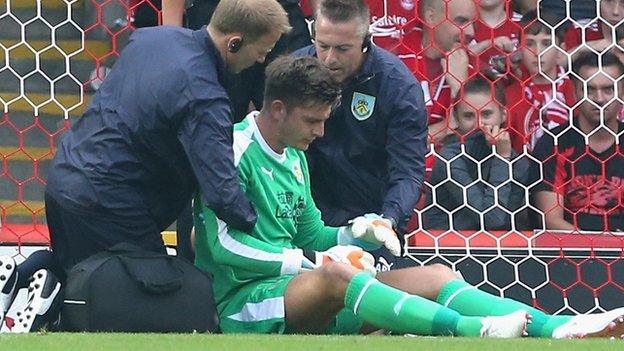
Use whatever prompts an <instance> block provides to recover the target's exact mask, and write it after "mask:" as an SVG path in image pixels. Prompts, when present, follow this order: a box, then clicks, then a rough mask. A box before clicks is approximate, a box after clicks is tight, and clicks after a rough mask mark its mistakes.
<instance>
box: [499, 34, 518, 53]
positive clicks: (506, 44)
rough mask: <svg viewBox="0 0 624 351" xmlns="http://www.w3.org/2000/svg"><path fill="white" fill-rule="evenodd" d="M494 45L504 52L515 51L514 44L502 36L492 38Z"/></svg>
mask: <svg viewBox="0 0 624 351" xmlns="http://www.w3.org/2000/svg"><path fill="white" fill-rule="evenodd" d="M494 45H495V46H496V47H498V48H500V49H502V50H503V51H505V52H512V51H514V50H515V49H516V44H514V42H513V41H512V40H511V39H509V37H507V36H504V35H503V36H500V37H496V38H494Z"/></svg>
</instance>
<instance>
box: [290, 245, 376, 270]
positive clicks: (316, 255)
mask: <svg viewBox="0 0 624 351" xmlns="http://www.w3.org/2000/svg"><path fill="white" fill-rule="evenodd" d="M304 256H305V257H306V259H304V262H303V264H302V268H303V270H307V269H316V268H319V267H321V266H322V265H324V264H327V263H329V262H340V263H344V264H347V265H349V266H351V267H353V268H356V269H359V270H362V271H364V272H367V273H369V274H370V275H373V276H374V275H376V274H377V270H376V269H375V259H374V258H373V255H371V254H370V253H368V252H366V251H364V250H362V248H360V247H357V246H353V245H336V246H334V247H332V248H330V249H329V250H327V251H312V252H310V251H308V252H305V253H304Z"/></svg>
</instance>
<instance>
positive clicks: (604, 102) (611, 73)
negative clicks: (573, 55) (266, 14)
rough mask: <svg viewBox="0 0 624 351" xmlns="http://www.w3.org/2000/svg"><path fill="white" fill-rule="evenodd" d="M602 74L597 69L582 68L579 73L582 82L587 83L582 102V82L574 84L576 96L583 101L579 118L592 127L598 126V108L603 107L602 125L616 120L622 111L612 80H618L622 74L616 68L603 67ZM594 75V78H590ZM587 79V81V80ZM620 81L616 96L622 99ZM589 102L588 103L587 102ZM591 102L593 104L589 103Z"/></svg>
mask: <svg viewBox="0 0 624 351" xmlns="http://www.w3.org/2000/svg"><path fill="white" fill-rule="evenodd" d="M602 71H603V72H599V73H598V74H596V72H598V68H597V67H589V66H583V67H581V70H580V72H579V75H580V77H581V78H582V79H583V81H587V98H586V99H584V100H583V96H585V93H584V91H583V84H582V82H578V81H577V82H576V96H577V97H578V99H579V100H583V102H582V103H581V104H580V106H579V109H580V114H579V118H583V119H584V120H585V121H586V122H588V124H590V125H592V126H598V125H600V108H599V107H604V109H603V111H604V123H608V122H610V121H612V120H614V119H616V118H617V116H618V114H619V113H620V111H621V110H622V102H621V101H619V100H618V99H615V97H616V85H615V84H616V83H615V81H614V80H613V79H612V78H616V79H617V78H619V77H620V76H621V75H622V73H624V72H620V70H619V68H618V67H617V66H603V67H602ZM594 74H596V76H594V77H593V78H590V77H592V76H593V75H594ZM588 79H589V80H588ZM623 87H624V85H623V84H622V81H621V80H620V82H619V89H618V91H617V96H618V97H619V99H620V100H621V99H622V96H623V94H622V88H623ZM588 100H589V101H588ZM590 101H592V102H593V104H592V103H591V102H590Z"/></svg>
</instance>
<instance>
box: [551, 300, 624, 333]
mask: <svg viewBox="0 0 624 351" xmlns="http://www.w3.org/2000/svg"><path fill="white" fill-rule="evenodd" d="M552 337H553V338H555V339H576V338H600V337H603V338H609V337H610V338H611V339H616V338H617V339H624V307H620V308H616V309H614V310H611V311H607V312H604V313H595V314H581V315H578V316H574V317H572V319H570V320H569V321H568V322H566V323H565V324H563V325H560V326H559V327H557V328H556V329H555V330H554V331H553V333H552Z"/></svg>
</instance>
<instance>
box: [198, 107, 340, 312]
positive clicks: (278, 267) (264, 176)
mask: <svg viewBox="0 0 624 351" xmlns="http://www.w3.org/2000/svg"><path fill="white" fill-rule="evenodd" d="M257 114H258V113H257V112H255V113H251V114H249V115H248V116H247V117H246V118H245V119H244V120H243V121H242V122H240V123H238V124H236V125H235V126H234V162H235V164H236V166H237V168H238V173H239V178H240V184H241V186H242V188H243V190H244V191H245V194H246V195H247V197H248V198H249V200H250V201H251V202H252V203H253V205H254V206H255V208H256V211H257V213H258V221H257V223H256V225H255V227H254V228H253V230H252V232H251V233H245V232H241V231H238V230H235V229H233V228H229V227H228V226H227V224H226V223H225V222H224V221H222V220H220V219H219V218H217V217H216V216H215V214H214V212H213V211H212V210H210V209H209V208H208V207H206V206H205V205H203V203H202V201H201V199H200V198H198V197H196V198H195V202H194V217H195V236H196V239H195V248H196V249H195V257H196V258H195V264H196V265H197V266H198V267H199V268H200V269H202V270H204V271H206V272H208V273H210V274H212V276H213V287H214V295H215V300H216V302H217V306H218V307H219V305H221V304H222V303H223V302H224V301H227V300H228V297H231V296H232V295H233V294H235V293H236V292H237V291H238V290H239V288H240V287H241V286H243V285H245V284H248V283H251V282H254V281H257V280H261V279H264V278H267V277H274V276H279V275H283V274H296V273H297V272H298V271H299V268H300V267H301V260H302V254H301V250H300V249H309V250H318V251H323V250H327V249H329V248H330V247H332V246H335V245H336V244H337V240H338V239H337V236H338V229H337V228H333V227H326V226H325V225H324V223H323V221H322V220H321V213H320V211H319V210H318V209H317V207H316V205H315V204H314V201H313V200H312V195H311V192H310V178H309V172H308V164H307V161H306V158H305V155H304V153H303V152H302V151H300V150H296V149H294V148H286V149H285V150H284V151H283V152H282V153H281V154H278V153H276V152H275V151H273V150H272V149H271V148H270V147H269V145H268V144H267V143H266V141H265V140H264V139H263V137H262V135H261V134H260V131H259V129H258V127H257V125H256V123H255V117H256V116H257Z"/></svg>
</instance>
